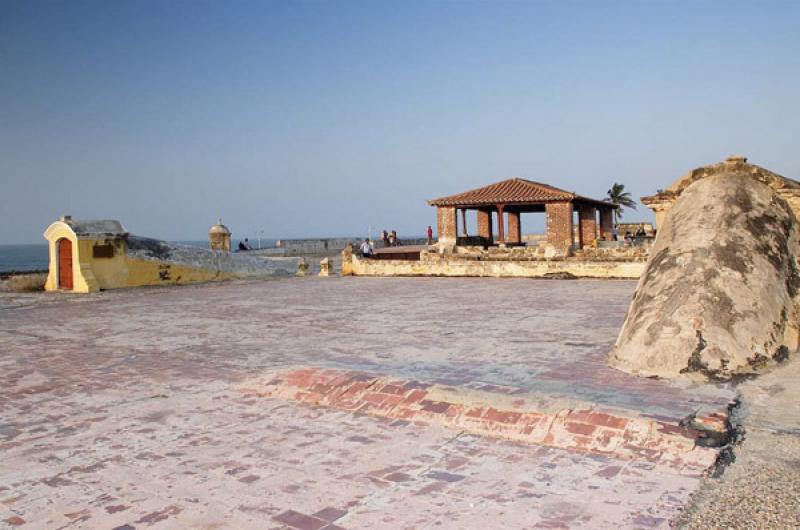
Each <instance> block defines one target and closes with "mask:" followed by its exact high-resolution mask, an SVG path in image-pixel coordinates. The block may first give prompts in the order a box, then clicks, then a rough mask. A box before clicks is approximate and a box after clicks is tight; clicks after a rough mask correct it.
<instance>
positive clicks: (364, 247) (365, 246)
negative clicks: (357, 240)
mask: <svg viewBox="0 0 800 530" xmlns="http://www.w3.org/2000/svg"><path fill="white" fill-rule="evenodd" d="M359 250H360V251H361V257H362V258H370V257H372V245H371V244H370V242H369V239H367V238H364V242H363V243H361V247H360V249H359Z"/></svg>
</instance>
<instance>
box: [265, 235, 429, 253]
mask: <svg viewBox="0 0 800 530" xmlns="http://www.w3.org/2000/svg"><path fill="white" fill-rule="evenodd" d="M363 240H364V238H358V237H350V238H346V237H340V238H330V239H279V240H278V242H277V243H276V244H275V248H271V249H260V250H257V251H251V252H257V253H260V254H264V255H271V256H276V255H277V256H300V255H304V254H305V255H307V254H317V255H322V254H329V253H336V252H341V251H342V250H344V249H345V248H347V247H348V246H349V245H353V246H354V247H358V245H359V244H361V242H362V241H363ZM427 242H428V241H427V239H424V238H401V239H400V246H404V247H406V246H414V245H425V244H427ZM372 244H373V247H374V248H383V246H384V245H383V242H382V241H381V240H380V236H378V237H377V238H375V239H373V241H372Z"/></svg>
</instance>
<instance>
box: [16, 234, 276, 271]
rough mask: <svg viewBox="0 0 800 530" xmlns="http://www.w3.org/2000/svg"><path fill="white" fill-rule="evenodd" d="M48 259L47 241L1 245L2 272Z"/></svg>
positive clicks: (43, 265) (266, 243)
mask: <svg viewBox="0 0 800 530" xmlns="http://www.w3.org/2000/svg"><path fill="white" fill-rule="evenodd" d="M275 242H276V240H275V239H262V240H261V246H262V247H263V248H269V247H274V246H275ZM174 243H178V244H181V245H189V246H192V247H202V248H208V241H199V240H198V241H174ZM250 243H251V245H253V247H254V248H255V247H257V246H258V243H257V241H256V240H252V241H250ZM238 245H239V240H238V239H234V240H231V246H232V247H233V248H236V247H237V246H238ZM48 261H49V257H48V255H47V243H36V244H30V245H0V272H11V271H36V270H46V269H47V267H48Z"/></svg>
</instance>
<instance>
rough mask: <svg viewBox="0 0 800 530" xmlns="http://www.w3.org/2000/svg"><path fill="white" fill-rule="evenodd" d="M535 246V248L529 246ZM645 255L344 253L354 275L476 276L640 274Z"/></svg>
mask: <svg viewBox="0 0 800 530" xmlns="http://www.w3.org/2000/svg"><path fill="white" fill-rule="evenodd" d="M528 250H532V249H528ZM644 266H645V258H643V257H638V258H637V257H617V258H612V257H607V258H605V259H594V260H590V259H581V258H574V257H570V258H564V257H561V258H552V259H547V258H542V257H536V255H535V254H533V253H530V254H529V255H527V256H526V255H525V254H524V250H523V249H510V250H509V251H507V252H499V251H492V250H490V251H488V252H480V253H479V252H477V251H476V252H475V253H474V254H466V253H465V254H449V253H444V254H440V253H436V252H427V251H423V252H422V253H421V254H420V259H419V260H375V259H364V258H359V257H358V256H356V255H354V254H352V253H348V252H347V251H345V252H344V253H343V263H342V275H343V276H347V275H352V276H456V277H458V276H477V277H494V278H571V277H576V278H619V279H636V278H639V276H640V275H641V273H642V271H643V270H644Z"/></svg>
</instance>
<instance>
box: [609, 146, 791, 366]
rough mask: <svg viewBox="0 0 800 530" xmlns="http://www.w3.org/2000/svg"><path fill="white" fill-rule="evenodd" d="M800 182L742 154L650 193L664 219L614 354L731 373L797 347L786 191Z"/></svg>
mask: <svg viewBox="0 0 800 530" xmlns="http://www.w3.org/2000/svg"><path fill="white" fill-rule="evenodd" d="M799 191H800V184H798V183H796V182H794V181H791V180H789V179H785V178H784V177H780V176H779V175H775V174H774V173H771V172H769V171H766V170H764V169H763V168H759V167H758V166H753V165H750V164H747V163H746V159H743V158H740V157H735V158H730V159H728V161H727V162H724V163H722V164H716V165H714V166H708V167H706V168H700V169H698V170H694V171H693V172H690V173H689V174H687V176H685V177H684V178H682V179H680V180H679V181H677V182H676V183H675V185H673V187H672V188H670V189H668V190H667V191H665V192H660V193H659V194H658V195H657V196H655V197H649V198H643V202H645V203H646V204H651V203H657V204H658V205H659V207H660V208H661V212H662V213H663V215H662V219H663V220H662V225H661V226H659V227H658V229H659V230H658V236H657V239H656V242H655V244H654V246H653V248H652V251H651V254H650V258H649V261H648V264H647V267H646V269H645V271H644V274H643V275H642V277H641V279H640V280H639V285H638V288H637V290H636V294H635V295H634V299H633V302H632V304H631V307H630V309H629V310H628V315H627V318H626V320H625V324H624V325H623V327H622V330H621V332H620V335H619V338H618V339H617V344H616V346H615V348H614V350H613V351H612V352H611V354H610V356H609V357H610V359H609V360H610V363H611V364H612V365H613V366H615V367H617V368H619V369H622V370H625V371H627V372H632V373H635V374H639V375H645V376H660V377H678V376H680V375H689V376H693V377H701V378H707V379H711V380H726V379H730V378H731V377H734V376H735V375H737V374H746V373H753V372H755V371H757V370H758V369H759V368H762V367H764V366H766V365H768V364H769V363H771V362H774V361H781V360H784V359H786V358H787V357H788V355H789V354H790V352H794V351H795V350H796V349H797V346H798V290H800V276H799V274H798V266H797V261H796V260H797V255H798V227H797V219H796V214H795V212H794V211H793V209H792V207H791V206H790V204H789V202H787V198H788V199H789V200H791V199H793V198H794V197H795V196H796V194H797V193H798V192H799ZM665 205H666V207H665Z"/></svg>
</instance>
